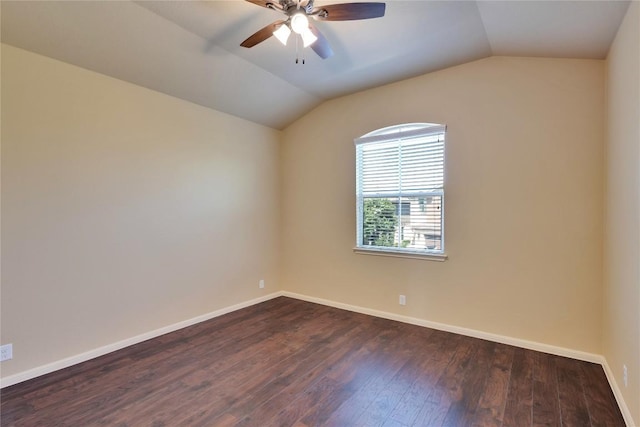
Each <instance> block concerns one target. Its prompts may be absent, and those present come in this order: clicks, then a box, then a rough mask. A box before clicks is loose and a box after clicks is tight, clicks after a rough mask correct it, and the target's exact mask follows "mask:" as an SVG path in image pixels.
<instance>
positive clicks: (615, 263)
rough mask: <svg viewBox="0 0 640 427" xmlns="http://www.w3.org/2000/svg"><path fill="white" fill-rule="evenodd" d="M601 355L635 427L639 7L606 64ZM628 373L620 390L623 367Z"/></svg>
mask: <svg viewBox="0 0 640 427" xmlns="http://www.w3.org/2000/svg"><path fill="white" fill-rule="evenodd" d="M607 93H608V103H607V107H608V126H607V128H608V129H607V138H606V140H607V145H606V159H607V161H606V188H605V191H606V192H605V195H606V196H605V197H606V199H605V202H606V203H605V208H606V216H605V233H604V234H605V250H604V256H605V280H604V284H605V287H604V322H603V327H604V340H603V342H604V346H603V347H604V349H603V350H604V355H605V357H606V358H607V362H608V364H609V366H610V367H611V369H612V371H613V373H614V375H615V378H616V382H617V384H618V386H619V387H620V389H621V391H622V394H623V395H624V397H625V401H626V403H627V405H628V407H629V410H630V412H631V415H632V416H633V418H634V420H635V424H634V425H640V3H638V2H632V4H631V6H630V7H629V10H628V12H627V15H626V17H625V20H624V22H623V24H622V26H621V27H620V29H619V31H618V35H617V37H616V40H615V42H614V43H613V46H612V48H611V50H610V52H609V57H608V61H607ZM624 364H626V365H627V368H628V370H629V385H628V386H627V387H625V386H624V382H623V378H622V370H623V369H622V366H623V365H624Z"/></svg>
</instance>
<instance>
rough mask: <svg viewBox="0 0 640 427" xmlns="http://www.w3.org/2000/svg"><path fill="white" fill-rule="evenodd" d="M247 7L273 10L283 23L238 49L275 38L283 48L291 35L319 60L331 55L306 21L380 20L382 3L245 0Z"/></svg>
mask: <svg viewBox="0 0 640 427" xmlns="http://www.w3.org/2000/svg"><path fill="white" fill-rule="evenodd" d="M246 1H248V2H249V3H253V4H257V5H258V6H262V7H265V8H267V9H272V10H277V11H279V12H282V13H283V14H284V15H286V19H282V20H278V21H275V22H272V23H271V24H269V25H267V26H266V27H264V28H262V29H260V30H258V31H256V32H255V33H254V34H252V35H251V36H249V37H248V38H247V39H246V40H245V41H243V42H242V43H240V46H242V47H253V46H255V45H257V44H258V43H261V42H263V41H265V40H267V39H268V38H269V37H271V36H272V35H273V36H276V38H277V39H278V40H280V42H282V44H285V45H286V44H287V40H288V38H289V36H290V35H291V32H292V31H293V32H294V33H296V34H298V35H300V37H301V38H302V43H303V46H304V47H307V46H310V47H311V49H313V51H314V52H315V53H317V54H318V56H320V57H321V58H322V59H326V58H328V57H330V56H332V55H333V50H332V49H331V46H330V45H329V41H328V40H327V39H326V38H325V37H324V36H323V35H322V33H321V32H320V31H319V30H318V29H317V28H316V26H315V25H313V24H312V23H311V22H310V21H309V17H311V18H314V19H315V20H319V21H354V20H358V19H371V18H380V17H382V16H384V11H385V4H384V3H342V4H330V5H325V6H318V7H315V6H314V5H313V2H314V0H307V1H306V2H304V1H302V0H246Z"/></svg>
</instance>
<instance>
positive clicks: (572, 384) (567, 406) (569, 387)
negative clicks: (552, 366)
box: [555, 357, 591, 426]
mask: <svg viewBox="0 0 640 427" xmlns="http://www.w3.org/2000/svg"><path fill="white" fill-rule="evenodd" d="M555 361H556V367H557V368H556V369H557V375H558V398H559V405H560V417H561V420H562V425H566V426H586V425H591V420H590V419H589V410H588V408H587V402H586V400H585V395H584V389H583V387H582V383H581V380H580V369H579V367H578V364H576V363H575V361H573V360H570V359H567V358H565V357H556V358H555Z"/></svg>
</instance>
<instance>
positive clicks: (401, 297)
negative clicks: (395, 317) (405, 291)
mask: <svg viewBox="0 0 640 427" xmlns="http://www.w3.org/2000/svg"><path fill="white" fill-rule="evenodd" d="M399 302H400V305H407V297H406V296H404V295H400V301H399Z"/></svg>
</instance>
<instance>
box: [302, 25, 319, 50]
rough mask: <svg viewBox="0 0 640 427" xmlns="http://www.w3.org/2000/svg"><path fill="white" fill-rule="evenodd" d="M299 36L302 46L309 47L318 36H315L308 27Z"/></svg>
mask: <svg viewBox="0 0 640 427" xmlns="http://www.w3.org/2000/svg"><path fill="white" fill-rule="evenodd" d="M300 36H301V37H302V45H303V46H304V47H309V46H311V45H312V44H314V43H315V41H316V40H318V37H316V35H315V34H313V33H312V32H311V30H310V29H309V28H308V27H307V28H306V29H305V30H304V31H303V32H302V34H300Z"/></svg>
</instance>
